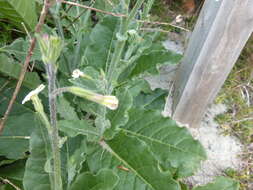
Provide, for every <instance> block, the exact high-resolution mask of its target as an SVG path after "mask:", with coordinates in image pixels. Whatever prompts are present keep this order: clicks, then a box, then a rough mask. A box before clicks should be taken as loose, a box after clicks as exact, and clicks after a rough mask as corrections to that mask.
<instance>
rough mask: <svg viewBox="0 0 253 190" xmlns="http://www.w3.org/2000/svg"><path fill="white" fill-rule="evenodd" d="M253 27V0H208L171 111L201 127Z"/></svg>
mask: <svg viewBox="0 0 253 190" xmlns="http://www.w3.org/2000/svg"><path fill="white" fill-rule="evenodd" d="M252 31H253V0H206V2H205V4H204V6H203V8H202V11H201V13H200V16H199V19H198V21H197V24H196V26H195V29H194V32H193V34H192V37H191V39H190V42H189V46H188V48H187V50H186V53H185V56H184V59H183V61H182V63H181V65H180V66H179V69H178V72H177V74H176V79H175V91H174V94H173V106H172V113H173V115H172V116H173V118H174V119H175V120H177V121H179V122H181V123H184V124H189V125H190V126H191V127H198V125H199V123H200V121H201V119H202V117H203V115H204V114H205V111H206V108H207V106H208V105H209V104H210V103H212V101H213V100H214V98H215V96H216V95H217V93H218V92H219V90H220V88H221V86H222V85H223V83H224V82H225V80H226V78H227V76H228V74H229V73H230V71H231V69H232V67H233V65H234V63H235V62H236V60H237V59H238V57H239V55H240V53H241V51H242V49H243V47H244V46H245V44H246V42H247V40H248V38H249V37H250V35H251V33H252Z"/></svg>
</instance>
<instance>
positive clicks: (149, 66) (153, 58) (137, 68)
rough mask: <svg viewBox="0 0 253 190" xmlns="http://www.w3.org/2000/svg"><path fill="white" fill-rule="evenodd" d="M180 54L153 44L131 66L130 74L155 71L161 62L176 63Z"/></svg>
mask: <svg viewBox="0 0 253 190" xmlns="http://www.w3.org/2000/svg"><path fill="white" fill-rule="evenodd" d="M181 58H182V55H180V54H176V53H174V52H171V51H168V50H166V49H165V48H164V47H163V46H162V45H161V44H154V45H153V46H152V47H151V48H149V49H147V50H146V51H144V53H143V55H142V56H140V57H139V59H137V61H136V62H135V63H134V64H133V65H132V66H131V68H130V69H129V70H131V76H132V77H133V76H136V75H139V74H141V73H144V72H149V73H157V72H158V71H157V68H158V66H159V65H161V64H177V63H179V61H180V59H181Z"/></svg>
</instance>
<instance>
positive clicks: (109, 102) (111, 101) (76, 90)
mask: <svg viewBox="0 0 253 190" xmlns="http://www.w3.org/2000/svg"><path fill="white" fill-rule="evenodd" d="M66 91H68V92H71V93H73V94H75V95H77V96H80V97H83V98H86V99H88V100H90V101H93V102H96V103H98V104H101V105H103V106H106V107H108V108H109V109H111V110H116V109H117V108H118V104H119V100H118V99H117V97H115V96H110V95H109V96H107V95H105V96H104V95H101V94H97V93H94V92H92V91H90V90H86V89H84V88H80V87H77V86H72V87H67V88H66Z"/></svg>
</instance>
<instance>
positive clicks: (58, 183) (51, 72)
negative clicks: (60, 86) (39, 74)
mask: <svg viewBox="0 0 253 190" xmlns="http://www.w3.org/2000/svg"><path fill="white" fill-rule="evenodd" d="M45 65H46V71H47V77H48V97H49V109H50V123H51V127H52V133H51V134H49V137H50V141H51V147H52V155H53V177H54V190H62V179H61V155H60V148H59V134H58V129H57V110H56V95H55V94H54V93H53V92H54V91H55V90H56V69H55V66H54V64H51V63H46V64H45Z"/></svg>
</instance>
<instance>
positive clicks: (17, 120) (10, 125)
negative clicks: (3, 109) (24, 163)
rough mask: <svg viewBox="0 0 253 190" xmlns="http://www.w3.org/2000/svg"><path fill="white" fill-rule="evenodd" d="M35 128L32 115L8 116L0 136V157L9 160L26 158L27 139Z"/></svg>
mask: <svg viewBox="0 0 253 190" xmlns="http://www.w3.org/2000/svg"><path fill="white" fill-rule="evenodd" d="M34 127H35V121H34V114H32V113H25V114H22V115H19V116H10V117H9V118H8V120H7V123H6V125H5V128H4V131H3V134H2V135H1V136H0V155H3V156H6V157H7V158H9V159H20V158H24V157H26V154H25V153H26V152H27V151H28V149H29V138H30V135H31V133H32V131H33V129H34Z"/></svg>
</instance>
